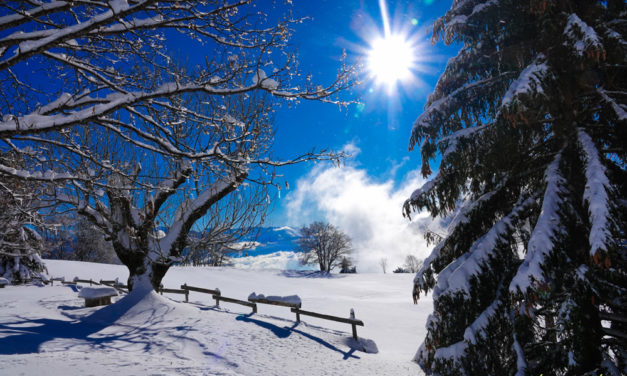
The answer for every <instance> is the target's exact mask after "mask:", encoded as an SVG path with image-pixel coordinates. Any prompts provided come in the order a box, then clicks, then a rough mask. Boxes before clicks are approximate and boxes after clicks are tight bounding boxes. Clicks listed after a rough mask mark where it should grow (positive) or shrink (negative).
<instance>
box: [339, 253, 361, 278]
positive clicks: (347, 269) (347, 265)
mask: <svg viewBox="0 0 627 376" xmlns="http://www.w3.org/2000/svg"><path fill="white" fill-rule="evenodd" d="M340 273H343V274H344V273H357V267H356V266H354V265H353V262H352V261H351V260H350V258H348V257H342V261H341V262H340Z"/></svg>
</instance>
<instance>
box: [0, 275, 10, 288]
mask: <svg viewBox="0 0 627 376" xmlns="http://www.w3.org/2000/svg"><path fill="white" fill-rule="evenodd" d="M8 284H9V280H8V279H6V278H0V289H3V288H4V286H6V285H8Z"/></svg>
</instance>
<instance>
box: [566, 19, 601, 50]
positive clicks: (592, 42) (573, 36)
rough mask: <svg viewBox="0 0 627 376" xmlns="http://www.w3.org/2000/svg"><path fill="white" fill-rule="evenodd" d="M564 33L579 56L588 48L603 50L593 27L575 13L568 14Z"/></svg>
mask: <svg viewBox="0 0 627 376" xmlns="http://www.w3.org/2000/svg"><path fill="white" fill-rule="evenodd" d="M564 34H566V36H567V37H568V38H569V39H570V40H571V41H572V42H573V47H574V48H575V52H577V55H579V56H583V54H584V52H585V51H586V50H588V49H590V48H593V49H595V50H599V51H601V50H603V45H602V44H601V40H600V39H599V37H598V35H597V33H596V32H595V31H594V29H593V28H592V27H590V26H589V25H588V24H586V23H585V22H583V21H582V20H581V18H579V17H578V16H577V15H576V14H575V13H572V14H571V15H570V16H568V21H567V22H566V27H565V28H564ZM580 35H581V37H580Z"/></svg>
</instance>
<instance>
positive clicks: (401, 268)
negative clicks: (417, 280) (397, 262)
mask: <svg viewBox="0 0 627 376" xmlns="http://www.w3.org/2000/svg"><path fill="white" fill-rule="evenodd" d="M392 273H409V271H408V270H407V269H403V267H402V266H398V267H397V268H396V269H394V270H392Z"/></svg>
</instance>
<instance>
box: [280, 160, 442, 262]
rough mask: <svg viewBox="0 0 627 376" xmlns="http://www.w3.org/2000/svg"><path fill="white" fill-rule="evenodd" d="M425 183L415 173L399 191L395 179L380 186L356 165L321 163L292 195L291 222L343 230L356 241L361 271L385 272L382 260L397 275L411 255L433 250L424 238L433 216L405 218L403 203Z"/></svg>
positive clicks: (421, 254)
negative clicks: (317, 222) (325, 224)
mask: <svg viewBox="0 0 627 376" xmlns="http://www.w3.org/2000/svg"><path fill="white" fill-rule="evenodd" d="M423 183H424V180H423V179H422V178H420V177H419V176H418V175H417V174H410V176H407V177H406V179H405V183H404V184H403V185H402V186H400V187H395V186H394V182H393V181H392V180H391V179H390V180H387V181H384V182H377V181H375V180H374V179H372V178H371V177H370V176H368V174H367V172H366V171H365V170H363V169H360V168H356V167H354V166H344V167H333V166H330V165H319V166H317V167H315V168H314V169H313V170H312V171H311V172H310V173H309V174H308V175H307V176H305V177H304V178H301V179H300V180H298V181H297V184H296V188H295V189H294V191H292V192H290V193H289V194H288V195H287V196H286V200H287V205H286V208H287V215H288V221H289V222H288V223H290V224H291V225H295V226H296V225H298V226H302V225H306V224H309V223H311V222H312V221H314V220H324V221H327V222H329V223H331V224H333V225H335V226H338V227H339V228H340V229H342V230H343V231H344V232H346V233H347V234H348V235H349V236H350V237H351V238H352V240H353V247H354V248H355V254H354V259H355V261H356V263H357V271H358V272H381V267H380V266H379V260H381V258H387V260H388V271H390V272H391V270H393V269H395V268H396V267H397V266H400V265H402V264H403V262H404V259H405V257H406V256H407V255H408V254H413V255H415V256H416V257H418V258H425V257H426V256H428V254H429V252H430V249H429V248H428V247H427V245H426V242H425V240H424V238H423V233H424V230H423V229H424V228H425V227H426V225H427V224H428V223H429V222H430V220H429V219H428V216H427V214H426V213H425V214H422V213H421V214H420V215H415V218H414V220H413V222H409V221H408V220H407V219H406V218H403V216H402V214H401V208H402V205H403V202H404V201H405V200H406V199H407V198H408V197H409V196H410V194H411V192H413V190H415V189H416V188H418V187H419V186H420V185H422V184H423ZM413 217H414V216H413Z"/></svg>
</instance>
